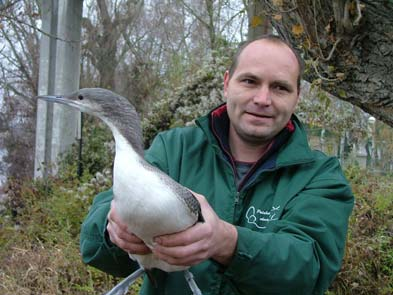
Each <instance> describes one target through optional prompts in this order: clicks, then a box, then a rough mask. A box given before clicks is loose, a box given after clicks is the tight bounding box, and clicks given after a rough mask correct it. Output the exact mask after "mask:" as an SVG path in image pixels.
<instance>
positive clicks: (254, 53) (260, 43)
mask: <svg viewBox="0 0 393 295" xmlns="http://www.w3.org/2000/svg"><path fill="white" fill-rule="evenodd" d="M267 52H270V53H271V54H272V55H278V54H279V55H280V56H281V58H280V59H279V60H277V59H276V60H274V61H275V62H277V66H279V64H280V63H281V62H282V61H283V59H284V58H285V59H286V60H287V61H289V63H288V64H290V63H291V64H292V63H293V65H295V66H296V70H297V72H300V65H299V61H298V59H297V57H296V55H295V53H294V52H293V51H292V49H291V48H290V47H289V46H288V45H287V44H285V43H284V42H280V41H279V40H268V39H263V40H256V41H254V42H251V43H250V44H248V45H247V46H246V47H245V48H244V49H243V51H242V52H241V53H240V55H239V57H238V67H239V66H240V65H241V64H242V63H243V62H246V63H250V62H251V63H252V62H253V60H256V61H258V59H259V58H265V59H266V58H269V61H271V60H272V59H270V57H269V54H268V53H267ZM275 57H276V58H277V56H275ZM293 65H291V67H292V66H293Z"/></svg>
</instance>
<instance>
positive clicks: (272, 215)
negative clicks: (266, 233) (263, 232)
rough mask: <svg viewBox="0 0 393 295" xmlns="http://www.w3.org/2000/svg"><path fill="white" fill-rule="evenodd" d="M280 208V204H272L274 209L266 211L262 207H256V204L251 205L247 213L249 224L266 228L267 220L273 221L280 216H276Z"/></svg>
mask: <svg viewBox="0 0 393 295" xmlns="http://www.w3.org/2000/svg"><path fill="white" fill-rule="evenodd" d="M279 209H280V206H277V207H275V206H272V209H271V210H270V211H264V210H260V209H255V207H254V206H251V207H250V208H248V210H247V213H246V218H247V222H248V223H249V224H253V225H255V226H256V227H257V228H259V229H264V228H266V223H267V222H272V221H274V220H277V219H278V217H276V214H277V211H278V210H279Z"/></svg>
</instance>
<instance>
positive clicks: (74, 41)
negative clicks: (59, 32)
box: [0, 13, 80, 43]
mask: <svg viewBox="0 0 393 295" xmlns="http://www.w3.org/2000/svg"><path fill="white" fill-rule="evenodd" d="M0 17H3V18H5V19H7V20H9V21H11V22H17V23H20V24H22V25H25V26H28V27H30V28H32V29H34V30H37V31H38V32H40V33H42V34H44V35H45V36H47V37H50V38H54V39H56V40H59V41H62V42H70V43H80V40H71V39H63V38H60V37H58V36H55V35H52V34H50V33H48V32H45V31H44V30H41V29H40V28H38V27H36V26H33V25H31V24H28V23H26V22H24V21H22V20H20V19H18V18H16V17H10V16H8V15H6V14H3V13H0Z"/></svg>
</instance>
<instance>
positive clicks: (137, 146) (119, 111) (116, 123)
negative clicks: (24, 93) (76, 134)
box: [38, 88, 143, 155]
mask: <svg viewBox="0 0 393 295" xmlns="http://www.w3.org/2000/svg"><path fill="white" fill-rule="evenodd" d="M38 98H40V99H43V100H46V101H48V102H55V103H60V104H64V105H67V106H70V107H73V108H76V109H79V110H80V111H81V112H85V113H89V114H91V115H94V116H97V117H98V118H100V119H101V120H103V121H104V122H105V123H106V124H107V125H108V126H109V127H110V128H111V129H112V133H114V134H118V133H119V134H121V135H122V136H123V137H124V138H126V139H127V140H128V142H130V144H131V145H132V147H133V149H134V150H135V151H136V152H137V153H138V154H140V155H143V139H142V129H141V126H140V120H139V115H138V113H137V112H136V110H135V108H134V106H133V105H132V104H131V103H130V102H129V101H128V100H127V99H126V98H124V97H123V96H121V95H118V94H116V93H114V92H112V91H110V90H106V89H102V88H84V89H80V90H78V91H76V92H74V93H72V94H69V95H42V96H38ZM115 139H116V137H115Z"/></svg>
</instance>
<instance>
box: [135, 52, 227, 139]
mask: <svg viewBox="0 0 393 295" xmlns="http://www.w3.org/2000/svg"><path fill="white" fill-rule="evenodd" d="M224 50H225V53H224V52H223V51H224ZM232 51H233V49H230V48H223V49H221V51H218V52H212V56H211V57H210V58H208V59H207V61H206V62H205V63H204V64H203V65H202V67H200V68H199V69H198V70H197V71H196V72H195V73H192V74H190V79H189V81H188V82H187V83H186V84H185V85H183V86H181V87H177V88H176V89H175V90H174V91H168V92H166V93H164V95H163V98H162V99H160V100H159V101H157V102H156V103H155V104H154V105H153V106H152V107H151V110H150V111H149V112H148V114H147V115H146V117H145V118H144V120H143V121H142V127H143V131H144V141H145V146H149V145H150V143H151V141H152V139H153V138H154V136H155V135H156V134H157V133H158V132H160V131H163V130H167V129H169V128H173V127H178V126H184V125H187V124H192V122H193V120H194V119H195V118H197V117H199V116H201V115H204V114H206V113H207V112H208V111H209V110H211V109H212V108H213V107H216V106H218V105H219V104H221V103H222V102H223V97H222V93H221V91H222V85H223V75H224V72H225V70H226V69H227V68H228V66H229V63H230V55H231V52H232Z"/></svg>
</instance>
